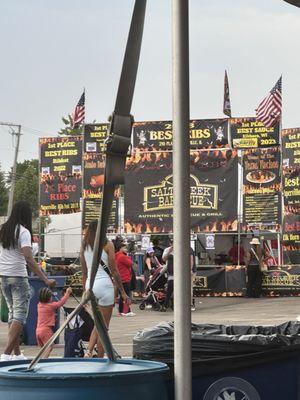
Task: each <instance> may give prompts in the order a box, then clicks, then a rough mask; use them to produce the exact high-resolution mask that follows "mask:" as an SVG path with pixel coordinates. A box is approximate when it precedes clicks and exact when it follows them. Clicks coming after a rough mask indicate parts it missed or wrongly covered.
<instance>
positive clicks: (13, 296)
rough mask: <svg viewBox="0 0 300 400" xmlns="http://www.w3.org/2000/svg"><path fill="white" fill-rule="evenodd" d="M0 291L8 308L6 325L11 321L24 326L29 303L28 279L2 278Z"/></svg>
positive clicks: (17, 277)
mask: <svg viewBox="0 0 300 400" xmlns="http://www.w3.org/2000/svg"><path fill="white" fill-rule="evenodd" d="M1 290H2V293H3V296H4V298H5V301H6V303H7V307H8V323H9V324H10V323H12V321H17V322H19V323H20V324H22V325H24V324H25V323H26V319H27V315H28V309H29V301H30V287H29V283H28V278H23V277H19V276H14V277H13V276H2V277H1Z"/></svg>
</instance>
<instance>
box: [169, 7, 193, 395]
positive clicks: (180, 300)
mask: <svg viewBox="0 0 300 400" xmlns="http://www.w3.org/2000/svg"><path fill="white" fill-rule="evenodd" d="M188 6H189V2H188V0H173V1H172V36H173V43H172V48H173V49H172V50H173V51H172V64H173V185H174V189H173V190H174V193H173V196H174V197H173V198H174V208H173V215H174V217H173V232H174V321H175V332H174V375H175V399H176V400H182V399H185V400H190V399H191V398H192V390H191V386H192V380H191V308H190V307H191V267H190V143H189V119H190V115H189V114H190V110H189V19H188V18H189V7H188Z"/></svg>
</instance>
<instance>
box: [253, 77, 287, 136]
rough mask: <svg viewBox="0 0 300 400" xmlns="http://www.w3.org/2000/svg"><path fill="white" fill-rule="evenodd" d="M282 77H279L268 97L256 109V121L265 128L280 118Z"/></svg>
mask: <svg viewBox="0 0 300 400" xmlns="http://www.w3.org/2000/svg"><path fill="white" fill-rule="evenodd" d="M281 89H282V77H280V78H279V79H278V81H277V83H276V85H275V86H274V87H273V89H272V90H271V92H270V93H269V94H268V96H267V97H266V98H265V99H263V101H262V102H261V103H260V104H259V106H258V107H257V109H256V119H257V120H258V121H261V122H263V123H264V125H265V126H266V127H267V128H270V127H271V126H273V125H275V123H276V122H277V121H279V120H280V118H281V110H282V99H281Z"/></svg>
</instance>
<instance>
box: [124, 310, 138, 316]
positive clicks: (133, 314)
mask: <svg viewBox="0 0 300 400" xmlns="http://www.w3.org/2000/svg"><path fill="white" fill-rule="evenodd" d="M122 315H123V317H134V316H135V313H133V312H132V311H130V312H128V313H126V314H124V313H122Z"/></svg>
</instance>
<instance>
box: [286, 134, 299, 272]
mask: <svg viewBox="0 0 300 400" xmlns="http://www.w3.org/2000/svg"><path fill="white" fill-rule="evenodd" d="M281 134H282V157H283V159H282V165H283V196H284V197H283V198H284V217H283V226H282V231H283V245H284V251H285V256H286V258H287V262H289V263H291V264H297V263H300V128H292V129H283V130H282V132H281Z"/></svg>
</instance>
